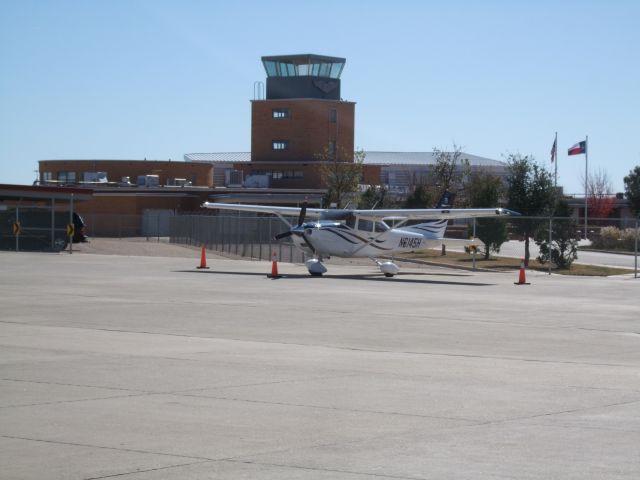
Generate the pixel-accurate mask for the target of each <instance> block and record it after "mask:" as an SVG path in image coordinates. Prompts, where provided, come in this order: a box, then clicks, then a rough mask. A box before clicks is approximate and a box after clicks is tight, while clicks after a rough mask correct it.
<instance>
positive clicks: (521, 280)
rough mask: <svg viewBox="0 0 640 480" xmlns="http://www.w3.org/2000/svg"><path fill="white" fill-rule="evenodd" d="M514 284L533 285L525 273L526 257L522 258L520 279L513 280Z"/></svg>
mask: <svg viewBox="0 0 640 480" xmlns="http://www.w3.org/2000/svg"><path fill="white" fill-rule="evenodd" d="M513 284H514V285H531V284H530V283H528V282H527V278H526V275H525V273H524V258H521V259H520V274H519V275H518V281H517V282H513Z"/></svg>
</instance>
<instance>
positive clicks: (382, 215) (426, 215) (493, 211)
mask: <svg viewBox="0 0 640 480" xmlns="http://www.w3.org/2000/svg"><path fill="white" fill-rule="evenodd" d="M351 213H352V214H353V215H355V216H357V217H360V218H367V219H370V220H436V219H437V220H441V219H450V218H484V217H504V216H509V215H520V214H519V213H517V212H514V211H513V210H507V209H506V208H446V209H441V208H415V209H414V208H398V209H393V210H351Z"/></svg>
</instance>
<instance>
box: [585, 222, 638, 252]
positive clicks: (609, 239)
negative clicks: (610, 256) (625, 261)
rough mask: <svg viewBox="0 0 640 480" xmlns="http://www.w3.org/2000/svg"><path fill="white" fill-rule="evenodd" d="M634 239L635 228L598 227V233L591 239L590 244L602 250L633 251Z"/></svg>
mask: <svg viewBox="0 0 640 480" xmlns="http://www.w3.org/2000/svg"><path fill="white" fill-rule="evenodd" d="M635 241H636V230H635V228H626V229H624V230H621V229H619V228H617V227H602V228H601V229H600V235H598V236H597V237H595V238H594V239H593V244H592V246H593V247H594V248H601V249H603V250H627V251H633V250H634V248H635Z"/></svg>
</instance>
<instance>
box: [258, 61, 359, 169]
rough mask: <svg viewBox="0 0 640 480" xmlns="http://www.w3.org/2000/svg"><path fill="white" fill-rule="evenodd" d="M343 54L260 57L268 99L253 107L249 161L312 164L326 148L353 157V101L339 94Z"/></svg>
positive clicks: (349, 157) (348, 158) (335, 153)
mask: <svg viewBox="0 0 640 480" xmlns="http://www.w3.org/2000/svg"><path fill="white" fill-rule="evenodd" d="M345 61H346V60H345V59H344V58H339V57H327V56H323V55H313V54H304V55H279V56H270V57H262V63H263V65H264V68H265V71H266V74H267V88H266V99H254V100H253V101H252V105H251V161H252V162H313V161H317V155H318V154H320V153H322V152H323V151H328V152H329V154H331V155H336V156H338V157H339V158H340V159H343V160H353V147H354V140H353V135H354V112H355V103H354V102H346V101H343V100H342V99H341V98H340V75H341V74H342V70H343V69H344V64H345Z"/></svg>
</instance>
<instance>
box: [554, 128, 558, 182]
mask: <svg viewBox="0 0 640 480" xmlns="http://www.w3.org/2000/svg"><path fill="white" fill-rule="evenodd" d="M554 145H555V146H556V151H555V152H554V155H555V157H556V158H555V159H554V160H555V162H554V163H555V164H556V171H555V174H554V177H553V178H554V179H553V187H554V189H555V190H557V189H558V132H556V140H555V142H554Z"/></svg>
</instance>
